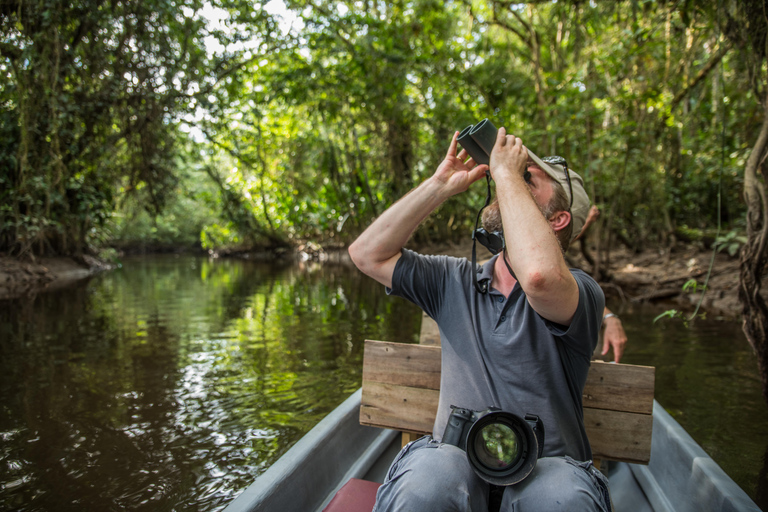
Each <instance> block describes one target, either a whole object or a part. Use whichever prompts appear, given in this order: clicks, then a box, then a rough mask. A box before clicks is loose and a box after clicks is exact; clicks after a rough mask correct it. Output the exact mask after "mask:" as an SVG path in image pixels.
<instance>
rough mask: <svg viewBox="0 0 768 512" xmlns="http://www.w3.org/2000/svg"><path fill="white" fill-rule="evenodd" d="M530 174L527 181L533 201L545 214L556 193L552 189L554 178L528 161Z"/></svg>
mask: <svg viewBox="0 0 768 512" xmlns="http://www.w3.org/2000/svg"><path fill="white" fill-rule="evenodd" d="M528 172H530V173H531V176H530V178H529V179H527V180H526V183H528V188H529V189H530V190H531V195H532V196H533V200H534V201H536V204H537V205H539V210H541V211H542V212H543V211H545V210H546V209H547V206H549V201H550V199H552V194H554V192H555V191H554V188H553V187H552V185H553V183H552V178H550V177H549V175H548V174H547V173H546V172H544V170H543V169H542V168H541V167H539V166H538V165H536V164H535V163H534V162H533V161H532V160H529V161H528ZM548 220H549V219H548Z"/></svg>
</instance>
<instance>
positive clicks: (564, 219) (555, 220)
mask: <svg viewBox="0 0 768 512" xmlns="http://www.w3.org/2000/svg"><path fill="white" fill-rule="evenodd" d="M570 222H571V212H555V213H554V214H553V215H552V216H551V217H550V218H549V225H550V226H552V229H553V230H554V231H555V233H557V232H558V231H560V230H561V229H565V228H566V226H568V224H570Z"/></svg>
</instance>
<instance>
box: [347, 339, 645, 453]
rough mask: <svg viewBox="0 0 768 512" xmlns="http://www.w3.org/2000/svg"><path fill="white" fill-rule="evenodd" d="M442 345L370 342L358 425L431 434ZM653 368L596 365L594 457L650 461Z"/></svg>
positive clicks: (587, 419) (587, 399)
mask: <svg viewBox="0 0 768 512" xmlns="http://www.w3.org/2000/svg"><path fill="white" fill-rule="evenodd" d="M440 355H441V349H440V347H435V346H426V345H409V344H402V343H392V342H384V341H372V340H367V341H366V342H365V354H364V363H363V396H362V405H361V408H360V423H361V424H363V425H370V426H375V427H383V428H391V429H396V430H403V431H407V432H414V433H418V434H425V433H431V431H432V427H433V424H434V420H435V416H436V414H437V405H438V400H439V396H440V395H439V390H440V366H441V363H440ZM654 375H655V369H654V368H653V367H642V366H633V365H622V364H619V365H617V364H611V363H600V362H593V364H592V368H591V369H590V373H589V376H588V378H587V386H586V387H585V392H584V425H585V428H586V430H587V436H588V437H589V440H590V444H591V445H592V450H593V453H594V456H595V457H602V458H605V459H612V460H623V461H627V462H636V463H647V462H648V459H649V457H650V448H651V431H652V428H653V416H652V415H651V412H652V411H653V385H654Z"/></svg>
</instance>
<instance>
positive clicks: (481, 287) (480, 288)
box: [472, 171, 517, 293]
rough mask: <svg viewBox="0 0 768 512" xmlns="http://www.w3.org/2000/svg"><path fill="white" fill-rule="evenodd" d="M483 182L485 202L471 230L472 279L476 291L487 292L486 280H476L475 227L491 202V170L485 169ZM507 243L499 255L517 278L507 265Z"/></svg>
mask: <svg viewBox="0 0 768 512" xmlns="http://www.w3.org/2000/svg"><path fill="white" fill-rule="evenodd" d="M485 183H486V186H487V187H488V191H487V193H486V195H485V204H484V205H483V207H482V208H480V211H478V212H477V217H476V218H475V230H474V231H472V269H473V270H474V274H473V279H474V281H475V290H477V292H478V293H488V282H487V281H486V282H484V283H483V284H482V285H481V284H480V283H479V282H478V281H477V274H478V273H479V272H480V269H479V268H478V267H477V228H478V226H479V225H480V217H481V216H482V214H483V210H485V208H486V207H487V206H488V205H489V204H491V172H490V171H485ZM503 236H504V235H503V233H502V237H503ZM506 253H507V245H506V242H504V248H503V249H502V251H501V256H500V258H502V259H503V260H504V265H505V266H506V267H507V270H508V271H509V274H510V275H511V276H512V277H514V278H515V280H517V276H515V273H514V272H513V271H512V267H510V266H509V262H508V261H507V254H506Z"/></svg>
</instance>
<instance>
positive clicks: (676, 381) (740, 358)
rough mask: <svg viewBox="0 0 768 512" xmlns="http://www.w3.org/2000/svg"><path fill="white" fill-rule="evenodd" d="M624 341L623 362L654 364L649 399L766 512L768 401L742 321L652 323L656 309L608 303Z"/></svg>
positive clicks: (767, 488) (715, 320)
mask: <svg viewBox="0 0 768 512" xmlns="http://www.w3.org/2000/svg"><path fill="white" fill-rule="evenodd" d="M610 306H611V309H612V310H613V309H614V308H615V310H616V311H619V312H620V315H621V317H622V320H623V322H624V327H625V329H626V332H627V337H628V338H629V342H628V343H627V348H626V352H625V356H624V358H622V362H626V363H631V364H642V365H649V366H655V367H656V392H655V397H656V399H657V400H658V401H659V403H661V405H663V406H664V408H665V409H666V410H667V411H669V413H670V414H671V415H672V416H673V417H674V418H675V419H676V420H677V421H678V422H679V423H680V424H681V425H682V426H683V428H685V430H686V431H688V433H689V434H691V436H692V437H693V438H694V439H695V440H696V442H697V443H699V444H700V445H701V446H702V448H704V450H705V451H706V452H707V453H708V454H709V455H710V456H711V457H712V458H713V459H714V460H715V462H717V463H718V464H719V465H720V466H721V467H722V468H723V470H724V471H725V472H726V473H727V474H728V475H729V476H730V477H731V478H733V479H734V481H736V483H737V484H739V485H740V486H741V487H742V489H744V490H745V491H746V492H747V493H748V494H749V495H750V496H751V497H752V499H753V500H755V502H756V503H757V504H758V505H759V506H760V507H761V508H762V509H763V510H768V480H766V474H768V459H766V456H764V454H766V453H768V407H766V404H765V402H764V401H763V399H762V394H761V390H760V378H759V374H758V371H757V360H756V359H755V355H754V354H753V353H752V349H751V347H750V346H749V344H748V342H747V340H746V338H745V337H744V334H743V333H742V331H741V323H740V322H737V321H722V320H717V319H708V320H706V321H697V322H694V323H693V324H691V325H690V326H689V327H687V328H686V327H685V326H684V325H683V323H682V322H681V321H679V320H674V321H660V322H657V323H656V324H654V323H653V318H654V317H655V316H656V315H658V314H659V313H660V312H661V311H660V310H659V308H657V307H650V306H637V305H635V306H630V305H628V304H624V305H620V304H615V305H610Z"/></svg>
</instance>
